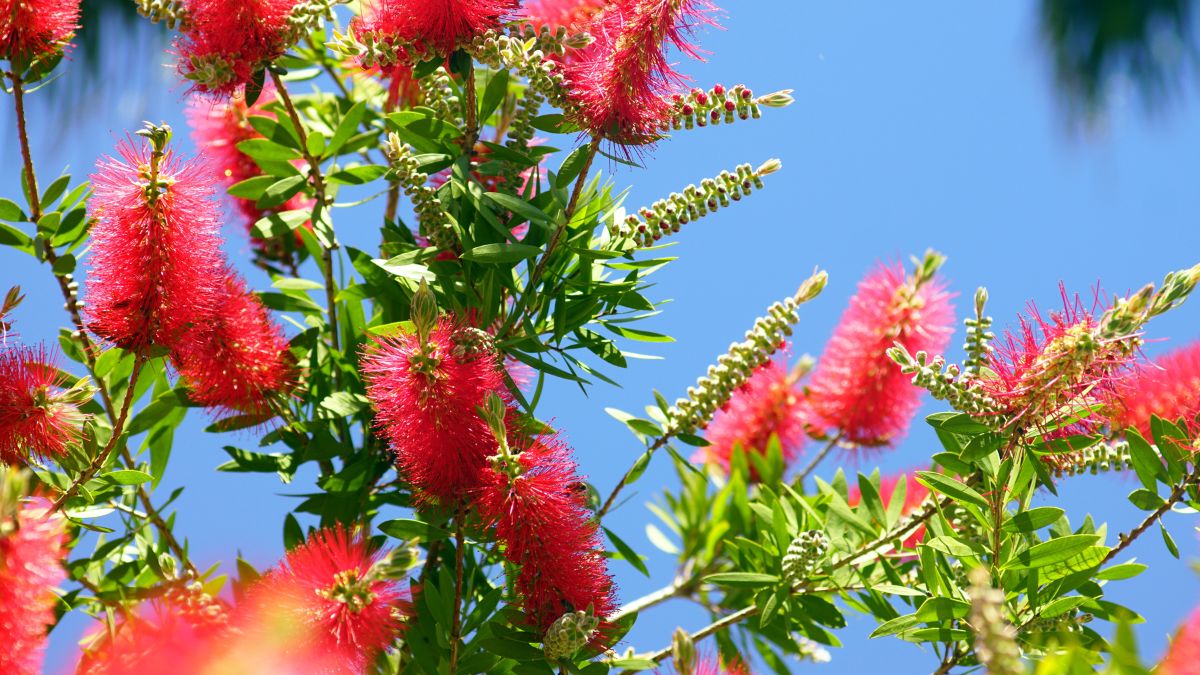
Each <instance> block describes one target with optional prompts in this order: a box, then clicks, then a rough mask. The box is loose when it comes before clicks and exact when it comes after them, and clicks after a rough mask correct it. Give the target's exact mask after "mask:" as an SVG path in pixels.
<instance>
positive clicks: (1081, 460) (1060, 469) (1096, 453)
mask: <svg viewBox="0 0 1200 675" xmlns="http://www.w3.org/2000/svg"><path fill="white" fill-rule="evenodd" d="M1055 459H1056V460H1058V462H1057V463H1056V464H1055V466H1054V475H1055V477H1057V478H1062V477H1063V476H1078V475H1080V474H1084V473H1090V474H1091V475H1093V476H1095V475H1097V474H1101V473H1108V472H1110V471H1125V470H1127V469H1132V468H1133V458H1132V456H1131V455H1130V454H1129V444H1128V443H1126V442H1125V441H1113V442H1104V443H1097V444H1096V445H1093V446H1091V447H1088V448H1084V449H1083V450H1079V451H1077V452H1072V453H1069V454H1065V455H1055Z"/></svg>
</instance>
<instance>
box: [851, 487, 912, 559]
mask: <svg viewBox="0 0 1200 675" xmlns="http://www.w3.org/2000/svg"><path fill="white" fill-rule="evenodd" d="M901 481H903V482H904V506H902V507H900V516H901V517H903V516H911V515H912V514H914V513H916V512H917V509H919V508H920V507H921V505H922V504H924V503H925V500H926V499H928V498H929V488H927V487H925V486H924V485H922V484H920V483H918V482H917V481H916V480H914V479H912V478H911V476H910V475H909V474H907V473H898V474H893V475H891V476H884V477H883V479H882V480H880V481H879V498H880V499H881V500H882V501H883V505H884V507H887V505H888V504H890V503H891V501H892V495H894V494H896V487H897V486H898V485H899V484H900V482H901ZM860 501H862V491H861V490H859V488H858V485H857V484H855V485H851V486H850V490H849V494H848V495H847V496H846V503H847V504H849V505H850V506H858V503H859V502H860ZM924 538H925V526H924V525H921V526H920V527H918V528H917V529H916V530H914V531H913V533H912V534H910V535H909V536H908V538H907V539H905V540H904V542H903V543H902V544H901V546H902V547H904V548H911V549H915V548H916V547H917V544H919V543H921V540H922V539H924Z"/></svg>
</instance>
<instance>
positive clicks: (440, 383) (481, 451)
mask: <svg viewBox="0 0 1200 675" xmlns="http://www.w3.org/2000/svg"><path fill="white" fill-rule="evenodd" d="M479 338H480V335H479V331H478V330H477V329H473V328H466V327H464V326H462V325H461V324H459V323H458V322H456V321H454V320H453V319H451V318H449V317H445V316H443V317H442V318H441V319H440V320H439V321H438V323H437V326H436V327H435V328H434V329H433V330H432V331H431V332H430V335H429V344H428V345H427V346H426V349H424V350H423V349H422V345H421V344H420V339H419V338H418V336H417V335H416V334H407V335H392V336H387V337H383V338H381V339H379V340H378V341H377V343H376V344H374V345H372V346H371V347H369V348H368V349H367V350H366V353H365V354H364V357H363V361H362V371H363V374H364V375H365V377H366V380H367V396H368V398H370V399H371V401H372V403H374V404H375V408H376V409H377V411H378V412H377V414H376V416H375V424H376V426H377V427H378V428H379V430H380V431H381V432H382V433H383V434H384V436H386V437H387V439H388V440H389V441H390V442H391V445H392V449H393V450H394V451H395V453H396V461H397V464H398V465H399V467H400V469H401V471H402V472H403V473H404V475H405V477H406V478H407V479H408V481H409V482H410V483H411V484H412V486H413V488H414V489H415V490H416V492H417V493H418V495H419V496H421V497H422V498H426V499H428V498H435V499H437V500H440V501H442V502H449V501H453V500H455V499H457V498H459V497H460V496H462V495H463V494H464V493H465V492H466V491H467V490H469V489H470V488H473V487H475V486H476V485H477V484H478V480H479V472H480V471H481V470H482V469H483V467H484V465H485V464H486V460H487V458H488V457H489V456H491V455H493V454H495V452H496V439H495V438H494V437H493V436H492V432H491V430H490V429H489V428H488V425H487V423H485V422H484V420H483V419H482V418H481V417H480V416H479V413H478V410H477V408H478V406H481V405H483V403H484V401H485V399H486V398H487V396H488V394H489V393H492V392H496V393H497V394H499V395H500V396H501V397H502V398H506V397H507V396H508V393H507V390H506V389H505V387H504V376H503V373H502V372H501V368H500V365H499V363H498V362H497V359H496V358H495V355H494V354H493V353H492V352H491V350H490V349H480V348H479V347H478V343H479Z"/></svg>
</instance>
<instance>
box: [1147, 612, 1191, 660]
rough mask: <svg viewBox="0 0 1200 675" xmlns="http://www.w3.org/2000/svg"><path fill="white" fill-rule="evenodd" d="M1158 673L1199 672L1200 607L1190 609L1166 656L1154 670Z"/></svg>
mask: <svg viewBox="0 0 1200 675" xmlns="http://www.w3.org/2000/svg"><path fill="white" fill-rule="evenodd" d="M1154 672H1155V673H1157V674H1158V675H1196V674H1197V673H1200V609H1195V610H1192V613H1191V614H1190V615H1188V618H1187V620H1186V621H1184V624H1183V625H1182V626H1180V627H1179V631H1178V632H1176V633H1175V637H1174V638H1172V639H1171V646H1170V648H1169V649H1168V650H1167V656H1166V658H1164V659H1163V661H1162V663H1160V664H1158V668H1157V669H1156V670H1155V671H1154Z"/></svg>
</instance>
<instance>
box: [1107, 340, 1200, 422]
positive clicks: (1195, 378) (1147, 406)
mask: <svg viewBox="0 0 1200 675" xmlns="http://www.w3.org/2000/svg"><path fill="white" fill-rule="evenodd" d="M1155 416H1157V417H1161V418H1162V419H1165V420H1170V421H1172V422H1174V421H1176V420H1178V419H1180V418H1183V419H1185V420H1187V422H1188V424H1197V423H1198V420H1197V417H1198V416H1200V341H1196V342H1193V343H1191V344H1189V345H1186V346H1184V347H1180V348H1179V349H1176V350H1174V351H1171V352H1168V353H1167V354H1166V355H1165V356H1163V357H1161V358H1159V359H1156V360H1155V362H1154V363H1142V364H1139V365H1138V367H1137V369H1136V370H1135V371H1134V372H1133V373H1131V374H1130V376H1129V377H1127V378H1123V379H1122V380H1121V382H1120V383H1119V385H1118V387H1117V400H1116V402H1115V405H1114V406H1113V418H1112V427H1113V431H1116V432H1120V431H1122V430H1124V429H1127V428H1129V427H1135V428H1136V429H1137V430H1138V431H1139V432H1141V433H1142V435H1143V436H1145V437H1147V438H1149V437H1150V418H1151V417H1155Z"/></svg>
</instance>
